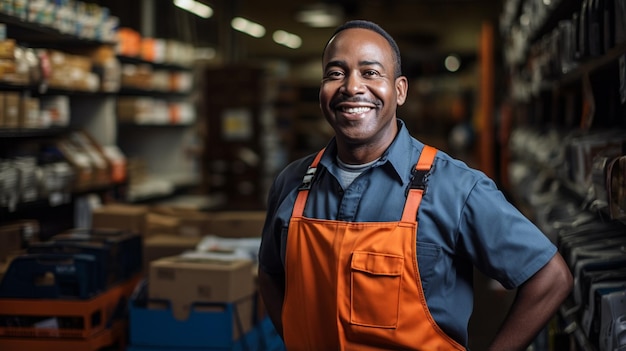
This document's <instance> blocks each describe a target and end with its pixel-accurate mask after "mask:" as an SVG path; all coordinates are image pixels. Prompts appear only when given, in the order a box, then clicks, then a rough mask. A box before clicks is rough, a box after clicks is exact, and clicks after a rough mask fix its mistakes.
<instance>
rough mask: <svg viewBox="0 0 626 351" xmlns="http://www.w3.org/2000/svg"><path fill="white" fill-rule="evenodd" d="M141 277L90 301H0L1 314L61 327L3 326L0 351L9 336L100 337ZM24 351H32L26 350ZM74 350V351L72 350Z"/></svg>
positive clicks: (48, 337)
mask: <svg viewBox="0 0 626 351" xmlns="http://www.w3.org/2000/svg"><path fill="white" fill-rule="evenodd" d="M140 278H141V275H140V274H137V275H136V276H135V277H133V278H131V279H129V280H127V281H125V282H123V283H120V284H118V285H115V286H113V287H111V288H110V289H108V290H107V291H106V292H104V293H102V294H99V295H98V296H95V297H93V298H91V299H87V300H60V299H10V298H5V299H0V315H2V316H3V317H4V318H14V319H15V320H29V318H30V319H44V320H49V321H53V322H54V321H56V322H58V325H59V327H52V326H46V325H39V326H38V327H35V326H24V327H17V326H0V338H2V339H0V350H3V351H4V350H5V348H4V347H3V345H4V343H5V342H9V341H8V339H5V338H9V337H15V338H30V339H32V338H42V339H52V338H54V339H60V338H67V339H70V338H73V339H87V338H92V337H94V336H96V335H99V334H100V333H102V332H103V331H105V330H106V329H107V328H108V327H110V326H111V323H113V322H114V316H115V313H116V310H119V309H120V308H125V306H126V304H127V302H128V300H129V297H130V295H131V294H132V292H133V290H134V289H135V286H136V285H137V283H138V282H139V280H140ZM21 350H30V349H29V348H23V349H21ZM67 350H69V349H67ZM72 350H73V349H72Z"/></svg>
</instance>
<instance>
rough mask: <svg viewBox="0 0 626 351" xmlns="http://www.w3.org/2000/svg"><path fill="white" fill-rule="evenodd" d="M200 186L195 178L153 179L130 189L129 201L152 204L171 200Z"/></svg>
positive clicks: (134, 185)
mask: <svg viewBox="0 0 626 351" xmlns="http://www.w3.org/2000/svg"><path fill="white" fill-rule="evenodd" d="M199 184H200V180H199V179H197V178H195V177H189V176H178V177H168V178H166V177H152V178H150V179H147V180H145V181H143V182H141V183H138V184H133V185H131V186H130V187H129V191H128V201H130V202H132V203H142V202H152V201H157V200H163V199H167V198H171V197H173V196H175V195H178V194H180V193H182V192H184V191H185V190H187V189H190V188H193V187H195V186H198V185H199Z"/></svg>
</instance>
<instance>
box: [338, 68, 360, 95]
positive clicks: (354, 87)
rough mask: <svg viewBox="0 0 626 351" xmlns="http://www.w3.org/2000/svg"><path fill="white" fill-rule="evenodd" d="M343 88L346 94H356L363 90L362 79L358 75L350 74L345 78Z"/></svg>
mask: <svg viewBox="0 0 626 351" xmlns="http://www.w3.org/2000/svg"><path fill="white" fill-rule="evenodd" d="M343 87H344V90H345V93H346V94H350V95H354V94H358V93H360V92H362V91H363V90H364V84H363V79H361V77H360V76H359V75H358V74H355V73H351V74H349V75H347V76H346V79H345V81H344V84H343Z"/></svg>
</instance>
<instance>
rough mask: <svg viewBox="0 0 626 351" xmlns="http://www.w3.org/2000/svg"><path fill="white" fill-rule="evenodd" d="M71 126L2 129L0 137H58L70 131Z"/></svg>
mask: <svg viewBox="0 0 626 351" xmlns="http://www.w3.org/2000/svg"><path fill="white" fill-rule="evenodd" d="M69 131H70V129H69V128H64V127H50V128H41V129H39V128H15V129H13V128H11V129H1V128H0V138H2V139H5V138H6V139H19V138H45V137H56V136H60V135H63V134H65V133H67V132H69Z"/></svg>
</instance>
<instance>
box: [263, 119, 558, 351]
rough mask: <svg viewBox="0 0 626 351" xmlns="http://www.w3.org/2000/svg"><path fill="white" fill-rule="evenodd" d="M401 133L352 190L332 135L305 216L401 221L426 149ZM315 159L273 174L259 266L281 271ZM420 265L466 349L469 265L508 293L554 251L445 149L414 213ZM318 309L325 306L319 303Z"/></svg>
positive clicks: (443, 318) (446, 327) (446, 326)
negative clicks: (343, 178)
mask: <svg viewBox="0 0 626 351" xmlns="http://www.w3.org/2000/svg"><path fill="white" fill-rule="evenodd" d="M398 127H399V132H398V135H397V136H396V138H395V140H394V141H393V143H392V144H391V145H390V146H389V148H388V149H387V150H386V151H385V153H384V154H383V155H382V157H381V158H380V159H379V160H378V161H377V162H376V163H375V164H374V165H373V166H372V167H371V168H369V169H367V170H366V171H365V172H363V173H362V174H361V175H360V176H358V177H357V178H356V179H355V180H354V182H353V183H352V184H351V185H350V186H349V187H348V188H347V189H342V187H341V185H340V184H339V181H338V179H339V167H338V166H337V163H336V155H337V148H336V144H335V141H334V139H333V140H331V141H330V142H329V144H328V146H327V148H326V151H325V153H324V156H323V157H322V159H321V160H320V165H319V166H318V168H317V173H316V175H315V180H314V182H313V185H312V188H311V191H310V193H309V196H308V200H307V204H306V207H305V209H304V216H305V217H309V218H319V219H328V220H339V221H347V222H392V221H399V220H400V218H401V216H402V210H403V208H404V204H405V201H406V190H407V187H408V186H409V183H410V178H411V170H412V169H413V168H414V167H415V163H416V162H417V159H418V157H419V155H420V152H421V150H422V147H423V146H424V144H422V143H421V142H420V141H418V140H416V139H414V138H413V137H412V136H411V135H410V134H409V132H408V130H407V129H406V127H405V125H404V123H403V122H402V121H401V120H398ZM314 156H315V155H310V156H308V157H305V158H303V159H300V160H297V161H294V162H293V163H291V164H290V165H288V166H287V167H286V168H285V169H284V170H283V171H282V172H281V173H280V174H279V175H278V177H277V178H276V180H275V181H274V184H273V186H272V189H271V191H270V195H269V198H268V213H267V220H266V222H265V226H264V229H263V237H262V243H261V248H260V251H259V264H260V268H261V269H262V270H263V271H264V272H266V273H267V274H270V275H279V276H283V275H284V262H285V248H286V240H287V231H288V226H289V219H290V216H291V212H292V209H293V205H294V202H295V199H296V194H297V189H298V187H299V186H300V185H301V183H302V178H303V176H304V174H305V172H306V170H307V168H308V166H309V165H310V164H311V162H312V160H313V158H314ZM417 217H418V230H417V243H416V246H417V260H418V266H419V271H420V276H421V279H422V285H423V288H424V294H425V296H426V302H427V304H428V308H429V310H430V313H431V314H432V316H433V318H434V319H435V321H436V322H437V324H438V325H439V326H440V327H441V329H442V330H443V331H444V332H446V333H447V334H448V335H449V336H451V337H452V338H454V339H455V340H456V341H457V342H459V343H460V344H462V345H465V346H466V347H467V339H468V336H467V325H468V322H469V318H470V315H471V313H472V307H473V290H472V280H473V266H476V267H477V268H478V269H479V270H480V271H482V272H483V273H485V274H486V275H487V276H489V277H491V278H493V279H496V280H497V281H499V282H500V283H501V284H502V285H503V286H504V287H506V288H515V287H518V286H519V285H520V284H522V283H523V282H524V281H526V280H527V279H528V278H530V277H531V276H532V275H533V274H534V273H535V272H537V271H538V270H539V269H540V268H542V267H543V266H544V265H545V264H546V263H547V262H548V261H549V260H550V259H551V258H552V257H553V256H554V254H555V253H556V247H555V246H554V245H553V244H552V243H551V242H550V240H549V239H548V238H547V237H546V236H545V235H544V234H543V233H542V232H541V231H540V230H539V229H538V228H537V227H536V226H535V225H534V224H532V223H531V222H530V221H529V220H528V219H527V218H525V217H524V216H523V215H522V214H521V213H520V212H519V211H518V210H517V209H516V208H515V207H514V206H513V205H511V204H510V203H509V202H508V201H507V200H506V198H505V197H504V196H503V194H502V193H501V192H500V191H499V190H498V189H497V187H496V185H495V183H494V182H493V181H492V180H491V179H489V178H488V177H487V176H486V175H485V174H483V173H482V172H480V171H477V170H474V169H471V168H469V167H468V166H467V165H466V164H465V163H463V162H461V161H459V160H456V159H453V158H452V157H450V156H449V155H447V154H445V153H444V152H442V151H438V152H437V156H436V158H435V161H434V163H433V167H432V168H431V172H430V175H429V176H428V180H427V186H426V191H425V192H424V196H423V199H422V202H421V205H420V208H419V212H418V215H417ZM320 308H323V306H322V307H320Z"/></svg>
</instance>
